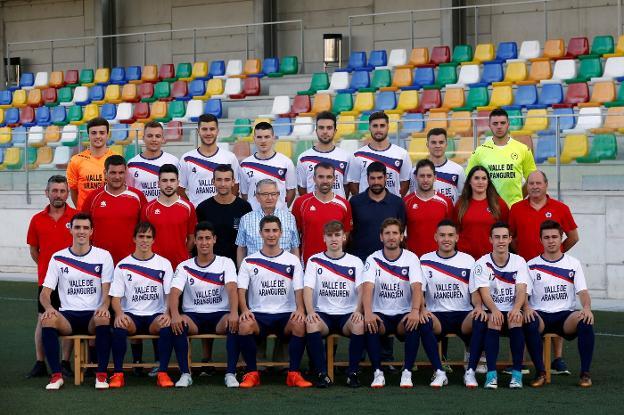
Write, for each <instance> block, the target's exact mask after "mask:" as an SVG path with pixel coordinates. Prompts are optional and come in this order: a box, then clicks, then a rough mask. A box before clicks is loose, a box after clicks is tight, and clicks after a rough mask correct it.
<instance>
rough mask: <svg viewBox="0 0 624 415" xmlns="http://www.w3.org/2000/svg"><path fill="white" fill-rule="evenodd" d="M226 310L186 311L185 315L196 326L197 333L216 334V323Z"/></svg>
mask: <svg viewBox="0 0 624 415" xmlns="http://www.w3.org/2000/svg"><path fill="white" fill-rule="evenodd" d="M227 313H228V312H227V311H215V312H214V313H193V312H189V313H186V315H187V316H189V318H190V319H191V320H193V323H195V325H196V326H197V332H198V334H216V332H217V324H219V322H220V321H221V319H222V318H223V316H224V315H226V314H227Z"/></svg>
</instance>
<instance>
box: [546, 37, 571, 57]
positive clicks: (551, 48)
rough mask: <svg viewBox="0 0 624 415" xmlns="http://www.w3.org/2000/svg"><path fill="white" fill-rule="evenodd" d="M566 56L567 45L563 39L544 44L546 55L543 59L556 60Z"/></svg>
mask: <svg viewBox="0 0 624 415" xmlns="http://www.w3.org/2000/svg"><path fill="white" fill-rule="evenodd" d="M563 55H565V43H564V41H563V39H548V40H547V41H546V43H544V53H543V54H542V57H544V58H548V59H556V58H560V57H562V56H563Z"/></svg>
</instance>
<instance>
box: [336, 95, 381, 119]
mask: <svg viewBox="0 0 624 415" xmlns="http://www.w3.org/2000/svg"><path fill="white" fill-rule="evenodd" d="M374 107H375V94H374V93H372V92H359V93H358V94H357V95H356V96H355V102H354V103H353V110H351V111H345V112H343V115H353V116H357V115H359V114H360V113H362V112H366V111H372V109H373V108H374Z"/></svg>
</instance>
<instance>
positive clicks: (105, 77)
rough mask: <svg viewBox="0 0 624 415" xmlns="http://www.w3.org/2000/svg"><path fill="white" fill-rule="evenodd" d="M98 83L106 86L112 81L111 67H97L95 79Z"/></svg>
mask: <svg viewBox="0 0 624 415" xmlns="http://www.w3.org/2000/svg"><path fill="white" fill-rule="evenodd" d="M93 82H95V83H96V84H98V85H102V86H106V85H108V84H109V83H110V69H109V68H97V70H96V71H95V77H94V79H93Z"/></svg>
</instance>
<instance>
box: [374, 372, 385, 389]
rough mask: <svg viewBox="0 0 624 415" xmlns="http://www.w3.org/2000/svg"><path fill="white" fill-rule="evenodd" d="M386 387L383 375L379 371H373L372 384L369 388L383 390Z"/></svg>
mask: <svg viewBox="0 0 624 415" xmlns="http://www.w3.org/2000/svg"><path fill="white" fill-rule="evenodd" d="M385 385H386V378H384V374H383V372H382V371H381V370H379V369H377V370H375V373H373V383H371V388H375V389H379V388H383V387H384V386H385Z"/></svg>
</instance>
